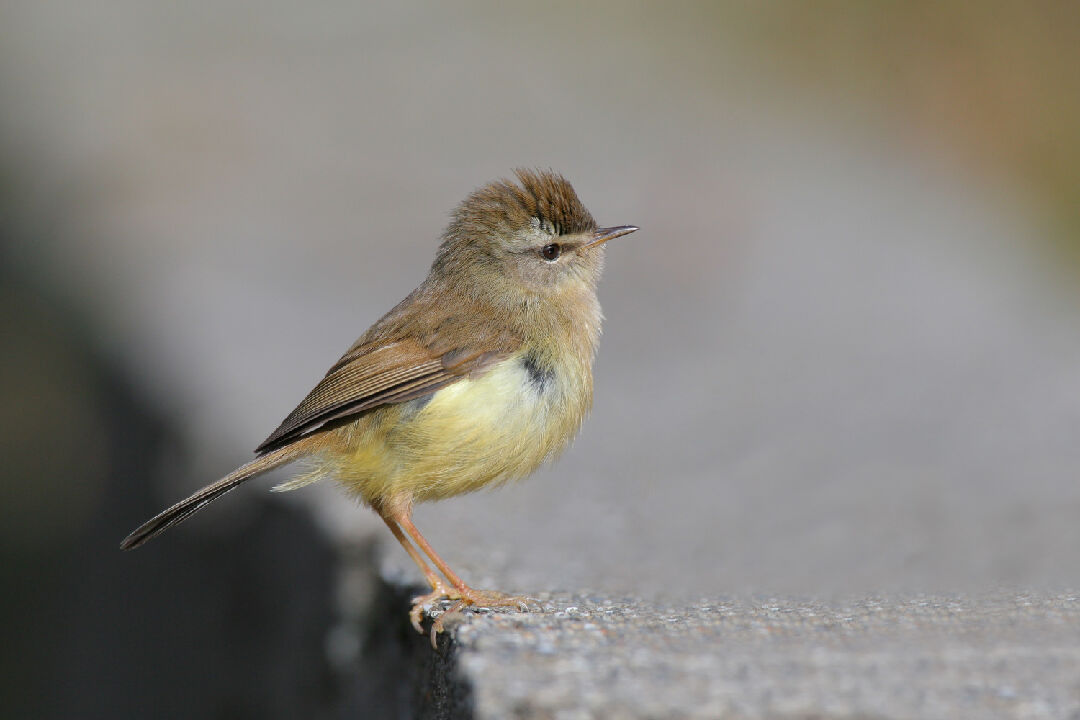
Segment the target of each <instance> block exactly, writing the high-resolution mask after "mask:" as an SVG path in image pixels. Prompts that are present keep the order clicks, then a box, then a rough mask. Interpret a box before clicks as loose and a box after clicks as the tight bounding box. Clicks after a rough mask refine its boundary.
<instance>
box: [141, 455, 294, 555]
mask: <svg viewBox="0 0 1080 720" xmlns="http://www.w3.org/2000/svg"><path fill="white" fill-rule="evenodd" d="M304 445H305V444H304V443H303V442H299V443H293V444H291V445H286V446H285V447H283V448H279V449H277V450H274V451H273V452H269V453H266V454H265V455H262V456H260V457H257V458H255V459H254V460H252V461H251V462H249V463H247V464H246V465H243V466H241V467H239V468H237V469H236V470H233V471H232V472H231V473H229V474H228V475H226V476H225V477H223V478H221V479H220V480H218V481H217V482H215V483H212V484H210V485H207V486H206V487H204V488H203V489H201V490H199V491H197V492H195V493H194V494H193V495H192V496H191V497H189V498H187V499H185V500H181V501H180V502H178V503H176V504H175V505H173V506H172V507H170V508H168V509H167V510H162V511H161V512H160V513H158V514H157V515H155V516H154V517H152V518H150V519H149V520H147V521H146V522H144V523H143V524H142V525H140V526H139V527H138V528H136V529H135V531H134V532H132V533H131V534H130V535H128V536H127V537H126V538H124V541H123V542H121V543H120V549H121V550H131V549H133V548H137V547H139V546H140V545H142V544H143V543H144V542H146V541H147V540H150V539H151V538H154V537H156V536H158V535H160V534H161V533H163V532H165V531H166V530H168V529H169V528H171V527H172V526H173V525H175V524H177V523H178V522H181V521H182V520H186V519H187V518H188V517H189V516H191V515H193V514H194V513H196V512H197V511H199V510H200V509H202V507H203V506H205V505H208V504H209V503H212V502H213V501H214V500H217V499H218V498H219V497H221V496H222V495H224V494H225V493H227V492H229V491H230V490H232V489H234V488H236V487H238V486H240V485H242V484H243V483H244V482H246V481H248V480H250V479H251V478H253V477H255V476H257V475H261V474H262V473H264V472H266V471H268V470H273V469H274V468H276V467H278V466H279V465H284V464H285V463H288V462H292V461H293V460H296V459H297V458H298V457H300V456H301V455H304V454H306V452H307V449H306V447H304Z"/></svg>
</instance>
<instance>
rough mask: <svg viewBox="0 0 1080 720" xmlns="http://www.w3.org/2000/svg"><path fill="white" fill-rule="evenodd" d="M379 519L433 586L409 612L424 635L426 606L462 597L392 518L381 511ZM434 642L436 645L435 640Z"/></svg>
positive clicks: (414, 599) (418, 630) (410, 619)
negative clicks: (436, 571) (434, 568)
mask: <svg viewBox="0 0 1080 720" xmlns="http://www.w3.org/2000/svg"><path fill="white" fill-rule="evenodd" d="M379 517H381V518H382V519H383V522H384V523H386V526H387V527H388V528H390V532H392V533H393V534H394V537H395V538H397V541H398V542H399V543H401V547H403V548H405V552H407V553H408V554H409V557H411V558H412V559H413V562H415V563H416V565H417V567H419V568H420V572H422V573H423V574H424V578H425V579H426V580H427V581H428V584H429V585H431V592H430V593H428V594H427V595H420V596H418V597H415V598H413V606H412V610H410V611H409V621H410V622H411V623H412V626H413V627H414V628H416V632H418V633H420V634H421V635H422V634H423V633H424V628H423V627H422V626H421V624H420V621H421V619H422V616H423V612H424V606H425V605H427V604H428V603H431V602H434V601H436V600H441V599H443V598H448V599H450V600H455V599H458V598H460V597H461V595H459V594H458V593H456V592H454V590H452V589H451V588H448V587H446V585H445V584H444V583H443V580H442V578H440V577H439V576H438V575H436V574H435V571H434V570H432V569H431V568H430V567H428V564H427V563H426V562H424V556H423V555H421V554H420V553H419V552H417V550H416V548H414V547H413V545H412V543H410V542H409V539H408V538H407V537H405V533H403V532H401V528H400V527H398V524H397V522H396V521H395V520H394V519H393V518H392V517H390V516H389V515H387V514H384V513H383V512H381V511H379ZM432 642H433V643H434V640H433V641H432Z"/></svg>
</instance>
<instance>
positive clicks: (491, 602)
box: [431, 587, 535, 645]
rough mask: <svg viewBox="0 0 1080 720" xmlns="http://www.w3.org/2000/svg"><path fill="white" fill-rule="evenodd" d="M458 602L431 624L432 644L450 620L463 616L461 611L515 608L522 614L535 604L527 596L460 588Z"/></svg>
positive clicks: (457, 591)
mask: <svg viewBox="0 0 1080 720" xmlns="http://www.w3.org/2000/svg"><path fill="white" fill-rule="evenodd" d="M456 594H457V598H452V599H456V600H457V602H455V603H454V604H453V605H451V606H450V608H449V609H448V610H447V611H446V612H443V613H440V614H439V615H438V617H436V618H435V619H434V621H433V622H432V623H431V644H432V645H434V644H435V636H436V635H437V634H439V633H441V632H442V631H443V630H444V629H445V623H446V621H447V620H448V619H450V618H456V617H459V616H460V615H461V611H462V610H464V609H465V608H467V607H474V608H477V609H481V608H492V609H494V608H515V609H517V610H520V611H521V612H528V611H529V603H530V602H535V600H532V599H531V598H529V597H526V596H525V595H507V594H506V593H501V592H498V591H497V590H473V589H472V588H470V587H464V588H458V589H457V590H456Z"/></svg>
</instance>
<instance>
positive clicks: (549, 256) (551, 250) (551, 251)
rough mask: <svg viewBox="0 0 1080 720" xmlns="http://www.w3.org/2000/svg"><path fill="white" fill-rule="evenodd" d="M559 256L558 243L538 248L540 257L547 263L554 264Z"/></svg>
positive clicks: (560, 251) (560, 249)
mask: <svg viewBox="0 0 1080 720" xmlns="http://www.w3.org/2000/svg"><path fill="white" fill-rule="evenodd" d="M560 255H562V247H560V246H559V243H551V244H550V245H545V246H544V247H542V248H540V257H542V258H544V259H545V260H547V261H548V262H555V261H556V260H558V259H559V256H560Z"/></svg>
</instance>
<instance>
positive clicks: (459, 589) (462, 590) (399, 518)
mask: <svg viewBox="0 0 1080 720" xmlns="http://www.w3.org/2000/svg"><path fill="white" fill-rule="evenodd" d="M411 516H412V512H411V509H410V508H409V507H408V506H405V507H403V508H400V509H395V510H390V511H389V512H387V514H386V515H385V516H384V517H383V520H385V521H386V524H387V525H390V529H391V530H392V531H393V530H396V532H394V536H395V537H396V538H397V539H398V542H400V543H401V544H402V545H404V546H405V548H406V550H408V551H409V555H410V556H412V558H413V560H414V561H415V562H416V563H417V564H418V565H420V567H421V569H425V576H426V577H428V581H429V582H431V584H432V590H433V592H432V593H431V594H429V595H424V596H423V597H419V598H415V599H414V600H413V608H412V612H410V613H409V617H410V618H411V619H412V621H413V627H415V628H417V630H418V631H419V629H420V627H419V626H420V616H421V614H422V613H423V606H424V605H426V604H427V603H429V602H432V601H434V600H441V599H443V598H447V599H449V600H457V602H456V603H455V604H454V605H453V606H452V607H451V608H450V610H448V611H447V612H446V613H444V614H442V615H440V616H439V617H437V618H436V619H435V622H434V623H433V624H432V626H431V644H432V646H434V645H435V635H436V633H439V632H442V630H443V621H444V620H445V618H446V617H447V616H450V615H454V614H455V613H459V612H460V611H461V610H462V609H463V608H466V607H468V606H469V605H477V606H480V607H517V608H522V609H526V610H527V609H528V607H529V603H528V598H525V597H519V596H512V595H506V594H504V593H500V592H495V591H490V590H473V589H472V588H471V587H469V586H468V585H466V584H465V581H464V580H462V579H461V578H460V577H458V575H457V573H455V572H454V571H453V570H451V569H450V566H449V565H447V564H446V562H445V561H444V560H443V559H442V558H441V557H439V555H438V553H436V552H435V549H434V548H433V547H431V543H429V542H428V541H427V540H426V539H425V538H424V536H423V535H422V534H421V533H420V531H419V530H418V529H417V527H416V525H414V524H413V521H412V517H411ZM391 521H393V522H391ZM395 526H398V527H395ZM402 529H404V530H405V532H406V533H408V535H409V537H411V538H412V540H413V542H415V543H416V545H417V547H419V548H420V549H421V550H423V551H424V553H425V554H426V555H427V556H428V557H429V558H430V559H431V562H433V563H434V564H435V567H437V568H438V569H439V571H440V572H441V573H442V574H443V575H445V576H446V579H447V580H449V581H450V584H451V585H453V586H454V589H453V590H452V591H447V588H445V586H443V585H442V583H441V582H433V581H432V580H431V576H434V573H433V572H431V570H430V569H427V567H426V565H425V564H424V563H423V560H422V559H420V558H419V553H417V552H416V550H415V548H413V547H412V546H411V545H409V544H408V542H407V541H406V540H405V538H404V537H403V536H402V535H401V530H402ZM427 573H431V575H430V576H429V575H427Z"/></svg>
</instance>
